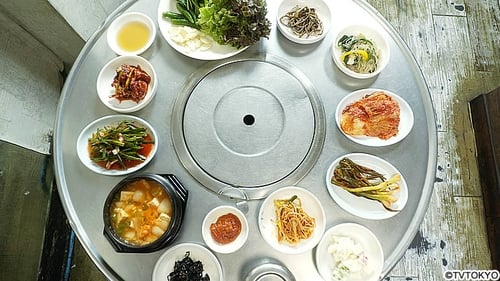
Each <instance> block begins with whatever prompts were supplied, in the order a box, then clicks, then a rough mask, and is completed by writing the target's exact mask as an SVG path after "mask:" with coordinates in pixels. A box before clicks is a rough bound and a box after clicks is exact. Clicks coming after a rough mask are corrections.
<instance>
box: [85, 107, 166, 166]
mask: <svg viewBox="0 0 500 281" xmlns="http://www.w3.org/2000/svg"><path fill="white" fill-rule="evenodd" d="M122 121H129V122H131V123H132V124H134V125H135V126H137V127H142V128H145V129H146V132H147V133H148V135H149V136H150V137H151V141H152V142H154V144H153V146H152V148H151V151H150V152H149V153H148V155H147V157H146V159H145V160H144V161H142V162H141V163H140V164H138V165H136V166H133V167H130V168H127V169H123V170H119V169H106V168H104V167H102V166H100V165H99V164H97V163H96V162H94V161H92V160H91V159H90V156H89V148H88V139H89V138H90V137H92V134H93V133H95V132H97V129H102V128H104V127H106V126H116V125H118V124H119V123H120V122H122ZM157 148H158V136H157V134H156V131H155V130H154V129H153V127H152V126H151V125H150V124H149V123H148V122H146V121H145V120H143V119H141V118H139V117H136V116H132V115H108V116H104V117H101V118H99V119H97V120H95V121H93V122H92V123H90V124H88V125H87V126H86V127H85V128H84V129H83V130H82V132H81V133H80V135H79V136H78V139H77V142H76V150H77V153H78V157H79V158H80V161H81V162H82V163H83V164H84V165H85V166H86V167H87V168H89V169H90V170H91V171H94V172H96V173H98V174H102V175H109V176H121V175H126V174H130V173H133V172H135V171H138V170H140V169H142V168H143V167H144V166H146V165H147V164H148V163H149V162H150V161H151V160H152V159H153V157H154V155H155V154H156V151H157Z"/></svg>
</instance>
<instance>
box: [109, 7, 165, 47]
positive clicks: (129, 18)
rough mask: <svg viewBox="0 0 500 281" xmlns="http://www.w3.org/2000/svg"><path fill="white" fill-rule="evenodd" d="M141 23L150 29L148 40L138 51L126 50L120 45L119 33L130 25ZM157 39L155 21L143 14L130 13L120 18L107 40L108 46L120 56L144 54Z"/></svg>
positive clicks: (110, 30)
mask: <svg viewBox="0 0 500 281" xmlns="http://www.w3.org/2000/svg"><path fill="white" fill-rule="evenodd" d="M132 22H139V23H142V24H144V25H145V26H146V27H147V29H148V35H149V36H148V39H147V41H146V42H145V44H144V45H143V46H142V47H139V48H138V49H136V50H125V49H123V48H122V47H121V46H120V45H119V44H118V40H117V36H118V33H119V32H120V30H121V29H122V28H123V27H124V26H125V25H126V24H129V23H132ZM155 38H156V26H155V24H154V22H153V20H152V19H151V18H150V17H148V16H147V15H145V14H143V13H138V12H130V13H125V14H122V15H120V16H118V17H117V18H116V19H115V20H113V22H112V23H111V25H110V26H109V28H108V31H107V40H108V45H109V47H110V48H111V50H113V52H115V53H116V54H118V55H122V56H124V55H139V54H142V53H144V52H145V51H146V50H147V49H148V48H149V47H150V46H151V44H153V42H154V40H155Z"/></svg>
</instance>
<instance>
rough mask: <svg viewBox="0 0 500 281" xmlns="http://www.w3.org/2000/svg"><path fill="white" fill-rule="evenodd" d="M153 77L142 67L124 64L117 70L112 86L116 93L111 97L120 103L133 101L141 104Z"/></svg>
mask: <svg viewBox="0 0 500 281" xmlns="http://www.w3.org/2000/svg"><path fill="white" fill-rule="evenodd" d="M150 82H151V76H149V74H147V73H146V72H145V71H144V70H143V69H142V68H141V66H140V65H136V66H133V65H128V64H122V65H121V66H120V67H118V68H117V69H116V75H115V78H114V79H113V83H111V86H112V87H113V88H115V92H114V93H113V95H111V97H112V98H116V99H117V100H119V101H120V102H122V101H124V100H131V101H134V102H140V101H141V100H142V99H144V97H145V96H146V93H147V92H148V87H149V83H150Z"/></svg>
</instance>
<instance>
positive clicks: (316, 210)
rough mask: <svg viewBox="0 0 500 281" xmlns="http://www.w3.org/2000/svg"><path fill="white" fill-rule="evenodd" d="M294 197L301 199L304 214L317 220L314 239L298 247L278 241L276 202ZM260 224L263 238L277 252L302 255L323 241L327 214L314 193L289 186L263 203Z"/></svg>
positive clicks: (275, 192) (304, 241) (305, 241)
mask: <svg viewBox="0 0 500 281" xmlns="http://www.w3.org/2000/svg"><path fill="white" fill-rule="evenodd" d="M294 195H297V196H298V197H299V198H300V199H301V201H302V208H303V210H304V212H306V213H307V214H308V215H309V216H311V217H313V218H315V221H316V227H315V229H314V232H313V234H312V237H310V238H309V239H305V240H302V241H300V242H299V243H297V244H296V245H291V244H289V243H286V242H283V243H280V242H279V241H278V234H277V230H276V208H275V207H274V200H276V199H287V198H291V197H292V196H294ZM258 223H259V230H260V233H261V235H262V237H263V238H264V240H265V241H266V242H267V243H268V244H269V245H270V246H271V247H273V248H274V249H275V250H277V251H279V252H281V253H285V254H300V253H303V252H305V251H308V250H310V249H312V248H314V247H315V246H316V245H317V244H318V243H319V241H320V240H321V237H322V236H323V233H324V232H325V226H326V214H325V210H324V209H323V206H322V205H321V202H320V201H319V199H318V198H317V197H316V196H315V195H314V194H313V193H312V192H310V191H309V190H307V189H305V188H302V187H298V186H287V187H282V188H280V189H278V190H276V191H274V192H273V193H271V194H270V195H269V196H267V197H266V199H265V200H264V202H262V205H261V207H260V211H259V221H258Z"/></svg>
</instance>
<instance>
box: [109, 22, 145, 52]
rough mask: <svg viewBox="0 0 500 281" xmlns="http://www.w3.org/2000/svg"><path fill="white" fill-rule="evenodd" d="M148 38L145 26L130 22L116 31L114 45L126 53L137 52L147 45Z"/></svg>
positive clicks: (140, 23)
mask: <svg viewBox="0 0 500 281" xmlns="http://www.w3.org/2000/svg"><path fill="white" fill-rule="evenodd" d="M150 36H151V34H150V31H149V27H148V26H147V25H146V24H144V23H142V22H140V21H132V22H128V23H126V24H124V25H123V26H122V27H121V28H120V29H119V30H118V32H117V34H116V43H117V44H118V46H119V47H120V48H122V49H123V50H124V51H126V52H137V51H138V50H140V49H142V48H144V46H146V45H147V44H148V41H149V37H150Z"/></svg>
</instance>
